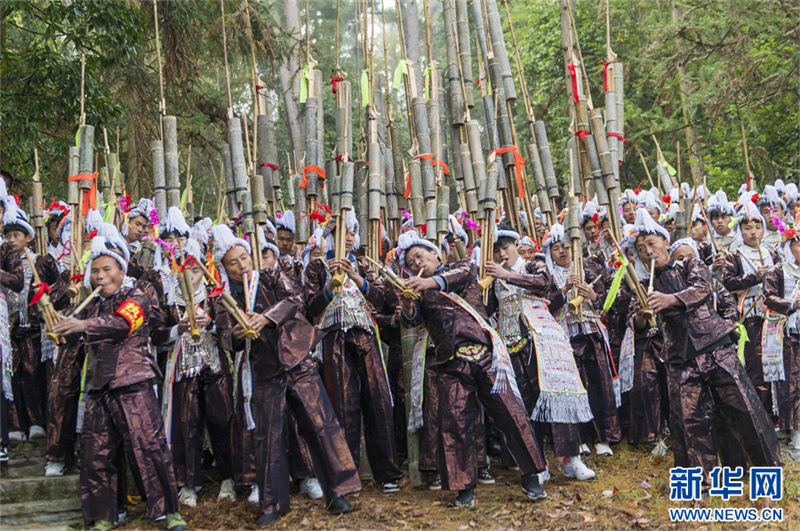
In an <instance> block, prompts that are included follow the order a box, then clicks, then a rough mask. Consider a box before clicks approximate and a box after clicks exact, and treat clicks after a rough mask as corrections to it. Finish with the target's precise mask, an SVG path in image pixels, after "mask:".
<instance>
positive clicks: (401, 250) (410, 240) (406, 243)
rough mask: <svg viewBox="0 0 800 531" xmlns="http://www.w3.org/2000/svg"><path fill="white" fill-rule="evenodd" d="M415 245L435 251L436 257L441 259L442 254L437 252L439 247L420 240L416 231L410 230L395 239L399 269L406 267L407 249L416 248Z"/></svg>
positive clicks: (430, 242) (428, 241)
mask: <svg viewBox="0 0 800 531" xmlns="http://www.w3.org/2000/svg"><path fill="white" fill-rule="evenodd" d="M417 245H421V246H423V247H427V248H428V249H432V250H434V251H436V255H437V256H438V257H439V258H440V259H441V257H442V253H441V251H439V247H437V246H436V244H435V243H433V242H432V241H430V240H425V239H423V238H420V237H419V235H418V234H417V231H413V230H410V231H407V232H404V233H403V234H401V235H400V237H399V238H398V239H397V254H398V256H397V258H398V260H399V261H400V267H406V253H407V252H408V250H409V249H411V248H412V247H416V246H417Z"/></svg>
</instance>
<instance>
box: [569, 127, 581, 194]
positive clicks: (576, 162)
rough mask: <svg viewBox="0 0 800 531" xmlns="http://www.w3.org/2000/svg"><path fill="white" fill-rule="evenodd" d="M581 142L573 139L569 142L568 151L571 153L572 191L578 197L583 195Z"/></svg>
mask: <svg viewBox="0 0 800 531" xmlns="http://www.w3.org/2000/svg"><path fill="white" fill-rule="evenodd" d="M578 142H580V141H579V140H578V139H577V138H576V137H574V136H573V137H572V138H570V139H569V142H567V150H568V152H569V163H570V166H569V174H570V191H571V192H572V193H573V194H574V195H577V196H580V195H581V194H583V179H582V178H581V169H580V148H579V147H578Z"/></svg>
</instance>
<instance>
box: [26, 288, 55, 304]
mask: <svg viewBox="0 0 800 531" xmlns="http://www.w3.org/2000/svg"><path fill="white" fill-rule="evenodd" d="M34 287H35V288H36V293H34V294H33V297H31V302H30V303H29V304H28V306H33V305H34V304H36V303H37V302H39V300H40V299H41V298H42V297H44V294H45V293H50V286H48V285H47V284H46V283H44V282H42V283H39V284H36V285H35V286H34Z"/></svg>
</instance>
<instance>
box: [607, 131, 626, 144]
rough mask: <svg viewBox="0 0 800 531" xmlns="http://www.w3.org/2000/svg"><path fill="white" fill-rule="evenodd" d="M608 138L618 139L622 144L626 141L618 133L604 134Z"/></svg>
mask: <svg viewBox="0 0 800 531" xmlns="http://www.w3.org/2000/svg"><path fill="white" fill-rule="evenodd" d="M609 136H613V137H614V138H618V139H620V140H622V141H623V142H627V140H625V137H624V136H622V135H621V134H619V133H606V137H609Z"/></svg>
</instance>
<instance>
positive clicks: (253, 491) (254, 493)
mask: <svg viewBox="0 0 800 531" xmlns="http://www.w3.org/2000/svg"><path fill="white" fill-rule="evenodd" d="M247 501H249V502H250V503H258V485H253V486H252V487H250V496H248V497H247Z"/></svg>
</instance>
